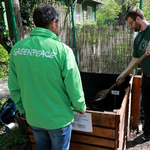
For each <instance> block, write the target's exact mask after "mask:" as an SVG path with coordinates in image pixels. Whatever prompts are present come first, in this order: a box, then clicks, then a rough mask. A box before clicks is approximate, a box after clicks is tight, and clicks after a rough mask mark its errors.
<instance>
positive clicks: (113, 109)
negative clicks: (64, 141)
mask: <svg viewBox="0 0 150 150" xmlns="http://www.w3.org/2000/svg"><path fill="white" fill-rule="evenodd" d="M81 77H82V82H83V89H84V93H85V99H86V104H87V107H88V110H87V113H91V115H92V128H93V132H92V133H91V132H83V131H75V130H73V132H72V138H71V144H70V150H123V149H124V146H125V141H126V138H127V136H129V125H130V106H131V99H130V96H129V95H130V86H129V85H130V84H129V81H130V77H129V76H128V77H127V78H126V79H125V81H124V82H123V83H122V84H121V85H120V86H117V87H115V88H114V90H115V91H119V92H120V94H119V95H112V94H111V93H110V94H108V96H107V97H106V98H105V99H103V100H101V101H98V102H94V103H92V102H91V101H92V100H93V99H94V97H95V95H96V93H97V92H98V91H100V90H103V89H108V88H109V87H110V86H111V85H113V84H114V83H115V81H116V78H117V77H118V75H110V74H94V73H83V72H81Z"/></svg>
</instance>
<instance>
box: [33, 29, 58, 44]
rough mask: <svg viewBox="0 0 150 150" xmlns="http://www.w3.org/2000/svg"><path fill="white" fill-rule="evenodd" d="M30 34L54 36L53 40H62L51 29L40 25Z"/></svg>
mask: <svg viewBox="0 0 150 150" xmlns="http://www.w3.org/2000/svg"><path fill="white" fill-rule="evenodd" d="M30 36H43V37H50V38H52V39H53V40H56V41H60V42H61V40H59V38H58V37H57V35H56V34H55V33H54V32H52V31H51V30H49V29H45V28H39V27H35V28H34V29H33V30H32V31H31V34H30Z"/></svg>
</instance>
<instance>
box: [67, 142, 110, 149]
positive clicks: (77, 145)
mask: <svg viewBox="0 0 150 150" xmlns="http://www.w3.org/2000/svg"><path fill="white" fill-rule="evenodd" d="M69 150H113V149H110V148H103V147H96V146H93V145H86V144H81V143H73V142H71V143H70V149H69Z"/></svg>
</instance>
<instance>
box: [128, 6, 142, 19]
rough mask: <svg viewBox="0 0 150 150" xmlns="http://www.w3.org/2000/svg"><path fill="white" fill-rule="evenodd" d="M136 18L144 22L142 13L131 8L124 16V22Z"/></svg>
mask: <svg viewBox="0 0 150 150" xmlns="http://www.w3.org/2000/svg"><path fill="white" fill-rule="evenodd" d="M137 16H139V17H140V18H141V19H142V20H145V17H144V14H143V12H142V11H141V10H140V9H139V8H136V7H133V8H131V9H130V10H129V11H128V13H127V15H126V16H125V20H127V19H128V17H131V18H132V19H136V17H137Z"/></svg>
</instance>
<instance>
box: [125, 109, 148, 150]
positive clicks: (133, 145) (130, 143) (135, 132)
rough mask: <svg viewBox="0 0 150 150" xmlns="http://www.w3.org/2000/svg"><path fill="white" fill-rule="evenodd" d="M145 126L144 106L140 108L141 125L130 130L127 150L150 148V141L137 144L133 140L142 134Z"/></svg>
mask: <svg viewBox="0 0 150 150" xmlns="http://www.w3.org/2000/svg"><path fill="white" fill-rule="evenodd" d="M143 126H144V113H143V109H142V106H141V108H140V114H139V125H138V128H137V129H134V130H131V131H130V136H129V139H128V141H127V143H126V150H150V141H146V142H144V143H141V144H136V143H134V142H133V140H134V139H135V138H136V137H138V136H139V135H140V134H142V133H143V132H142V128H143Z"/></svg>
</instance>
